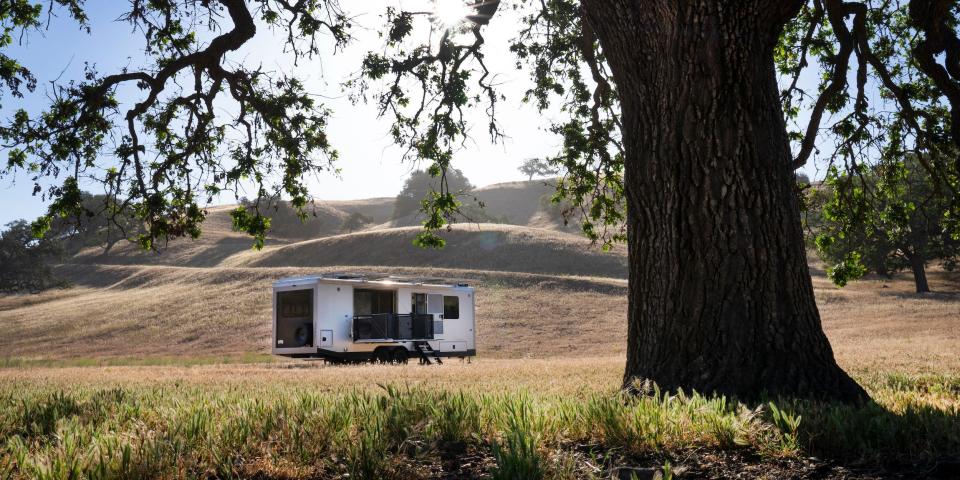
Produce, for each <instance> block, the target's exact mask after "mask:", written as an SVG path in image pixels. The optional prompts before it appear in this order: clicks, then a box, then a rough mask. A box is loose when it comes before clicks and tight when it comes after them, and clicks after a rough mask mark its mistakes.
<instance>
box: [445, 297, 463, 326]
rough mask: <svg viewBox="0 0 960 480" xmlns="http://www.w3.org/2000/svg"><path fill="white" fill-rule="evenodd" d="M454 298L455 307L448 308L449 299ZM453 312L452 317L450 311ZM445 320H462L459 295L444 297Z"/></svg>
mask: <svg viewBox="0 0 960 480" xmlns="http://www.w3.org/2000/svg"><path fill="white" fill-rule="evenodd" d="M448 298H452V299H453V300H454V301H455V303H454V305H453V306H452V307H451V306H448V305H447V299H448ZM451 310H452V311H453V315H452V316H451V315H450V311H451ZM443 319H444V320H459V319H460V296H459V295H444V296H443Z"/></svg>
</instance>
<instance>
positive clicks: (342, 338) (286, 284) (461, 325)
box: [272, 277, 476, 355]
mask: <svg viewBox="0 0 960 480" xmlns="http://www.w3.org/2000/svg"><path fill="white" fill-rule="evenodd" d="M355 288H357V289H369V290H389V291H394V292H395V295H396V313H400V314H405V313H412V312H413V304H412V296H413V294H415V293H423V294H427V295H441V296H456V297H457V298H458V302H459V315H458V317H459V318H455V319H453V318H444V319H443V320H442V322H443V333H442V334H441V333H435V335H434V340H432V341H430V342H429V343H430V346H431V347H432V348H433V349H434V350H437V351H439V352H462V351H468V350H473V349H475V348H476V345H475V336H476V330H475V314H476V308H475V300H476V299H475V291H474V289H473V288H472V287H461V286H456V287H453V286H439V285H416V284H414V285H410V284H400V283H386V282H358V281H343V280H335V279H323V278H318V277H308V278H304V279H296V280H294V279H290V280H288V281H281V282H278V283H277V284H275V286H274V293H273V342H272V343H273V348H272V351H273V353H274V354H279V355H284V354H301V353H305V354H310V353H315V352H316V349H317V348H321V349H324V350H330V351H334V352H372V351H373V350H374V349H376V348H377V347H379V346H384V345H386V346H397V345H403V346H406V347H407V348H408V349H409V350H412V349H413V342H409V341H407V342H388V343H380V342H354V341H353V338H351V332H352V327H353V316H354V311H353V298H354V295H353V291H354V289H355ZM303 289H313V290H314V297H313V298H314V302H313V341H314V345H313V346H311V347H301V348H282V347H281V348H278V347H277V344H276V335H277V332H276V328H277V318H276V315H277V305H276V302H277V293H278V292H282V291H288V290H303ZM440 306H441V308H440V310H439V311H436V310H435V309H433V310H429V311H428V312H427V313H431V314H442V313H443V310H442V301H441V302H440ZM436 320H439V315H436V316H435V321H436ZM435 325H436V324H435Z"/></svg>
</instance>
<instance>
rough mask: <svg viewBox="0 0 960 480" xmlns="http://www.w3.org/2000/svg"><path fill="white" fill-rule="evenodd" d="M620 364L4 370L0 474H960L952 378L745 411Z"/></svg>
mask: <svg viewBox="0 0 960 480" xmlns="http://www.w3.org/2000/svg"><path fill="white" fill-rule="evenodd" d="M622 362H623V360H622V359H621V358H619V357H610V358H583V359H553V360H509V359H501V360H495V359H488V360H483V359H480V360H477V361H475V362H473V363H469V364H468V363H458V362H449V363H448V364H447V365H444V366H440V367H418V366H415V365H407V366H353V367H327V366H323V365H322V364H320V363H292V364H286V363H270V364H250V365H201V366H127V367H71V368H44V367H32V368H15V369H14V368H7V369H0V438H2V439H3V443H2V444H0V478H8V477H13V478H18V477H26V478H197V477H199V478H236V477H243V478H251V477H252V478H263V479H266V478H514V479H519V478H523V479H527V478H530V479H534V478H618V475H625V476H624V477H622V478H629V472H630V470H629V469H636V470H633V473H636V474H638V476H639V478H654V477H653V476H651V475H654V474H655V473H656V474H663V472H664V471H666V472H670V473H672V474H674V475H676V477H677V478H729V477H731V476H734V475H741V476H742V477H743V478H886V477H888V476H890V475H905V476H908V477H912V478H916V477H931V476H938V475H939V476H940V478H956V477H955V475H956V474H957V472H958V470H957V468H958V467H960V465H958V464H957V460H958V457H957V455H958V454H960V377H958V376H955V375H901V374H882V373H873V374H862V375H859V376H858V380H860V381H861V382H862V383H863V384H864V385H865V386H866V387H867V388H868V390H869V391H870V393H871V395H872V396H873V398H874V400H875V401H876V403H875V404H871V405H866V406H863V407H843V406H835V405H817V404H812V403H805V402H797V401H776V402H774V403H763V404H760V405H742V404H738V403H736V402H734V401H731V400H728V399H724V398H702V397H699V396H697V395H692V394H688V395H684V394H681V395H674V396H666V395H661V394H658V393H656V392H655V391H653V392H649V391H648V392H647V393H650V395H647V396H640V397H629V396H624V395H623V394H621V393H618V387H619V376H620V372H621V368H622ZM386 379H389V380H386ZM639 387H640V388H649V387H644V386H639Z"/></svg>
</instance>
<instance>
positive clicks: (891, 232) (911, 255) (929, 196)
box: [816, 156, 960, 293]
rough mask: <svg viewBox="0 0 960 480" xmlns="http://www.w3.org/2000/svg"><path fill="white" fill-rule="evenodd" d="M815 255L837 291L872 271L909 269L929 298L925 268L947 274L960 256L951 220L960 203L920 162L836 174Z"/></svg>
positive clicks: (958, 227) (959, 229)
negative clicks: (933, 265)
mask: <svg viewBox="0 0 960 480" xmlns="http://www.w3.org/2000/svg"><path fill="white" fill-rule="evenodd" d="M826 184H827V186H828V187H829V189H830V192H829V194H828V195H829V196H828V197H827V201H826V203H825V205H824V206H823V225H822V226H821V231H820V232H819V234H818V235H817V237H816V245H817V250H818V252H819V253H820V256H821V257H822V258H823V259H824V261H826V262H828V263H830V264H831V266H830V267H828V269H827V275H828V276H829V278H830V279H831V280H832V281H833V282H834V283H836V284H837V285H840V286H843V285H846V283H847V282H849V281H851V280H855V279H858V278H860V277H862V276H863V275H864V274H866V273H869V272H873V273H878V274H881V275H889V274H891V273H894V272H897V271H900V270H904V269H907V268H909V269H910V270H911V271H912V272H913V278H914V283H915V284H916V290H917V293H923V292H929V291H930V286H929V284H928V282H927V275H926V264H927V263H928V262H930V261H933V260H940V261H942V262H943V265H944V266H945V267H946V268H948V269H953V268H954V267H955V266H956V263H957V260H958V258H960V222H958V220H957V219H955V218H951V217H950V215H949V212H950V211H951V206H954V208H955V206H956V205H957V202H958V199H957V198H956V197H955V196H954V195H953V193H952V192H951V190H950V189H948V188H947V187H946V186H942V185H937V184H936V183H935V182H933V181H932V179H931V178H930V177H929V174H928V173H927V172H926V171H925V170H924V169H923V168H922V166H921V165H920V163H919V162H918V161H917V160H916V158H915V157H912V156H911V157H907V158H906V159H905V160H901V161H893V162H885V163H882V164H879V165H876V166H873V167H861V168H860V170H859V171H858V172H857V173H856V174H855V175H851V174H847V173H840V172H839V171H838V170H837V169H831V170H830V171H829V172H828V174H827V179H826Z"/></svg>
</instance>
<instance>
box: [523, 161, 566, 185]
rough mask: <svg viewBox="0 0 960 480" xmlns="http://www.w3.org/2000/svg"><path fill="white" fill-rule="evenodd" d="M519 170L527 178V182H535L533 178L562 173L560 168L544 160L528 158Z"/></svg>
mask: <svg viewBox="0 0 960 480" xmlns="http://www.w3.org/2000/svg"><path fill="white" fill-rule="evenodd" d="M518 170H520V173H522V174H524V175H526V176H527V180H533V177H549V176H552V175H557V174H559V173H560V169H559V168H557V167H556V166H554V165H553V164H551V163H550V162H549V161H547V160H545V159H542V158H528V159H526V160H524V161H523V163H521V164H520V167H519V168H518Z"/></svg>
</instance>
